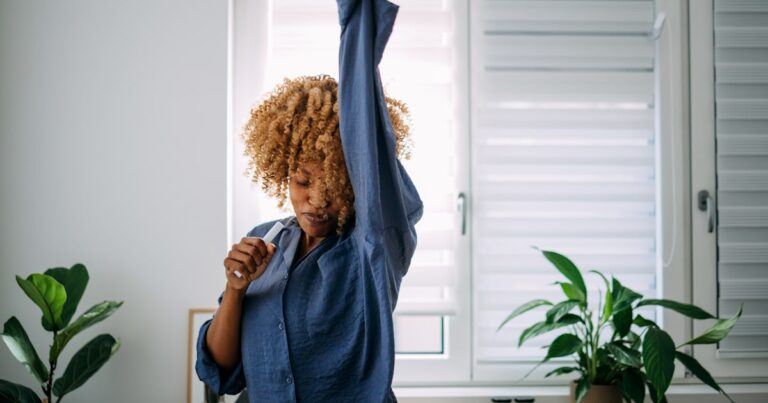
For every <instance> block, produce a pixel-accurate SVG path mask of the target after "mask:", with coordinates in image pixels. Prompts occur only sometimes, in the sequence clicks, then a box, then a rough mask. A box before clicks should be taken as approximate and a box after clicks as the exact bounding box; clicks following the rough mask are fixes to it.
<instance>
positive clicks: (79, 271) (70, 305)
mask: <svg viewBox="0 0 768 403" xmlns="http://www.w3.org/2000/svg"><path fill="white" fill-rule="evenodd" d="M45 274H46V275H49V276H51V277H53V278H55V279H56V281H58V282H59V283H61V284H62V285H63V286H64V289H65V290H66V292H67V300H66V302H65V303H64V308H63V309H62V311H61V322H62V325H63V326H67V325H68V324H69V321H70V320H72V316H74V314H75V311H76V310H77V304H79V303H80V298H82V297H83V293H84V292H85V287H86V286H87V285H88V270H87V269H86V268H85V266H83V265H82V264H80V263H77V264H75V265H74V266H72V268H71V269H67V268H65V267H56V268H53V269H48V270H46V271H45Z"/></svg>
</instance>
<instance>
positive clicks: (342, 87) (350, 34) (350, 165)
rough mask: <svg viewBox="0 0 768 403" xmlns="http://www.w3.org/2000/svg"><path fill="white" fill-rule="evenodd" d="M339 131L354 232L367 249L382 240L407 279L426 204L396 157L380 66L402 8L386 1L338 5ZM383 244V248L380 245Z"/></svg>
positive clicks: (340, 2)
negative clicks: (417, 226) (352, 204)
mask: <svg viewBox="0 0 768 403" xmlns="http://www.w3.org/2000/svg"><path fill="white" fill-rule="evenodd" d="M338 6H339V21H340V24H341V32H342V33H341V45H340V49H339V104H340V105H339V106H340V108H339V129H340V132H341V143H342V147H343V149H344V157H345V161H346V164H347V171H348V172H349V177H350V181H351V183H352V188H353V190H354V193H355V228H354V230H353V231H354V232H356V233H357V235H358V236H360V237H361V238H363V239H364V240H365V241H366V243H369V244H370V243H371V242H373V243H377V242H378V241H377V240H379V239H380V238H381V237H386V238H389V239H384V240H383V241H384V243H387V245H386V246H387V247H386V248H384V250H385V251H386V253H388V254H390V253H393V254H394V256H388V259H387V260H388V261H390V262H393V263H395V264H396V265H402V266H401V272H402V273H404V272H405V270H407V267H408V265H409V264H410V258H411V256H412V255H413V252H414V250H415V247H416V231H415V229H414V226H415V224H416V223H417V222H418V220H419V219H420V218H421V215H422V212H423V204H422V201H421V199H420V197H419V194H418V192H417V191H416V187H415V186H414V184H413V182H412V181H411V179H410V177H409V176H408V173H407V172H406V171H405V169H404V168H403V166H402V164H400V162H399V161H398V160H397V155H396V152H395V136H394V130H393V128H392V122H391V121H390V118H389V114H388V112H387V107H386V102H385V100H384V92H383V89H382V85H381V77H380V74H379V69H378V64H379V62H380V61H381V58H382V56H383V53H384V48H385V46H386V43H387V41H388V40H389V36H390V35H391V33H392V29H393V27H394V22H395V17H396V16H397V11H398V6H397V5H395V4H393V3H391V2H389V1H387V0H338ZM378 243H381V242H378Z"/></svg>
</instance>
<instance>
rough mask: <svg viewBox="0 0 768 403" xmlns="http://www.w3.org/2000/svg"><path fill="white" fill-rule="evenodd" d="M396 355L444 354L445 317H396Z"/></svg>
mask: <svg viewBox="0 0 768 403" xmlns="http://www.w3.org/2000/svg"><path fill="white" fill-rule="evenodd" d="M395 353H397V354H443V317H442V316H404V315H400V316H396V317H395Z"/></svg>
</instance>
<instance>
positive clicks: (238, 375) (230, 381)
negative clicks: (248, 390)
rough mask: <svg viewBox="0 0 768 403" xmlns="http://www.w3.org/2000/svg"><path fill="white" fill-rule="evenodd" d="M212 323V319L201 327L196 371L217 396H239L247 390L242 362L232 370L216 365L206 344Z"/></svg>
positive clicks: (198, 338)
mask: <svg viewBox="0 0 768 403" xmlns="http://www.w3.org/2000/svg"><path fill="white" fill-rule="evenodd" d="M211 321H212V319H209V320H208V321H207V322H205V323H203V325H202V326H200V333H199V334H198V337H197V362H195V371H196V372H197V376H198V378H200V380H201V381H203V382H205V384H206V385H208V387H209V388H211V390H213V391H214V392H216V394H217V395H220V396H221V395H224V394H227V395H235V394H238V393H240V392H241V391H242V390H243V389H244V388H245V376H244V375H243V363H242V361H241V362H238V363H237V366H235V367H234V368H232V369H230V370H226V369H223V368H221V367H219V366H218V365H217V364H216V362H215V361H214V360H213V357H212V356H211V353H210V352H209V351H208V347H207V345H206V342H205V336H206V334H207V333H208V328H209V327H210V326H211Z"/></svg>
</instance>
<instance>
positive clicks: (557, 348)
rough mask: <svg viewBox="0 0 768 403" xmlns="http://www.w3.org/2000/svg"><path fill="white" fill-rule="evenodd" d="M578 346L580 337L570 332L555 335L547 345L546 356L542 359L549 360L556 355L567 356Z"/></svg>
mask: <svg viewBox="0 0 768 403" xmlns="http://www.w3.org/2000/svg"><path fill="white" fill-rule="evenodd" d="M579 348H581V339H580V338H578V337H576V336H574V335H572V334H570V333H563V334H561V335H560V336H557V338H555V340H554V341H553V342H552V344H550V345H549V350H548V351H547V355H546V357H544V361H549V360H550V359H552V358H557V357H567V356H569V355H571V354H573V353H575V352H576V351H577V350H578V349H579Z"/></svg>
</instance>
